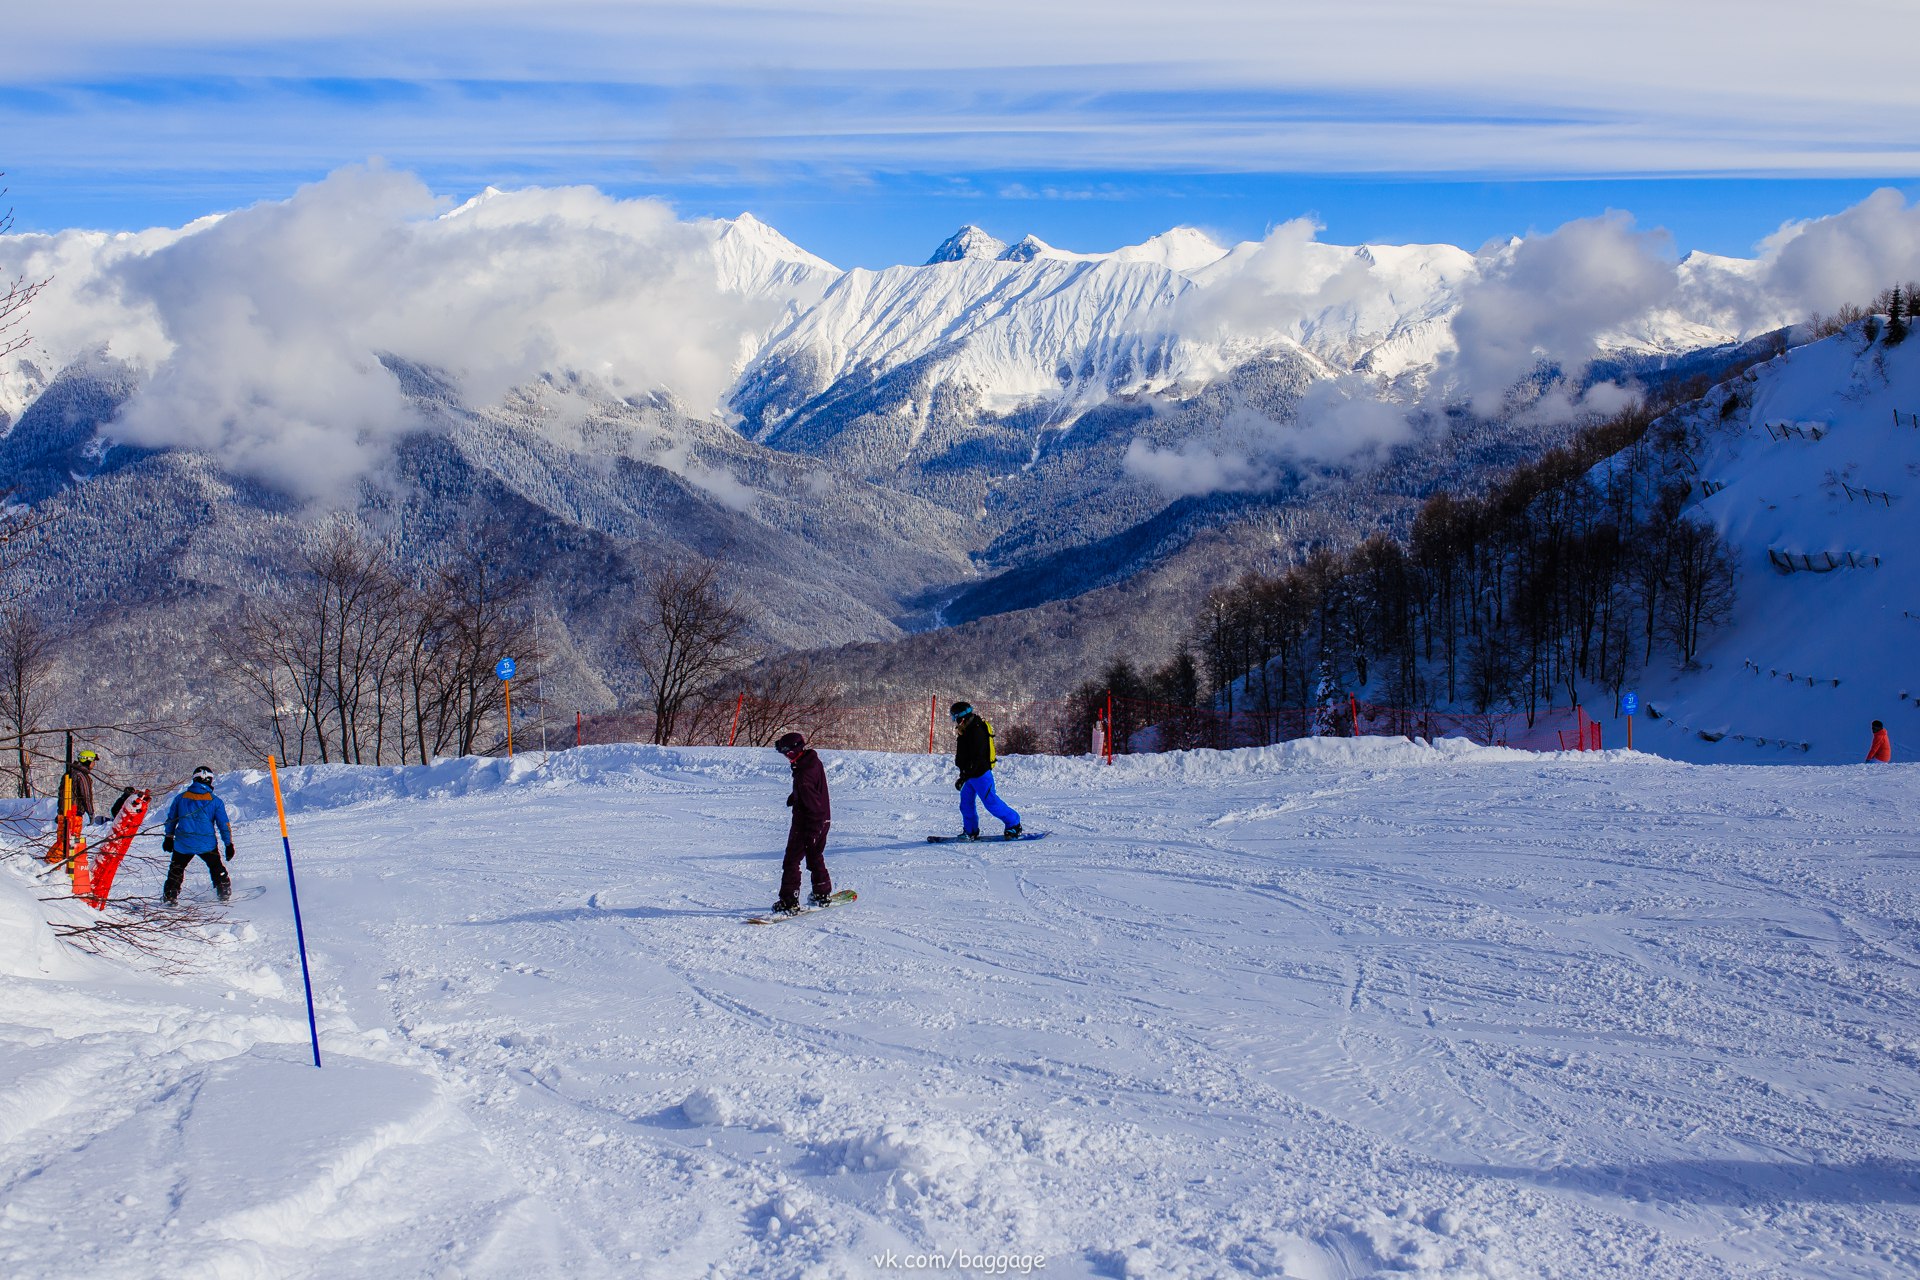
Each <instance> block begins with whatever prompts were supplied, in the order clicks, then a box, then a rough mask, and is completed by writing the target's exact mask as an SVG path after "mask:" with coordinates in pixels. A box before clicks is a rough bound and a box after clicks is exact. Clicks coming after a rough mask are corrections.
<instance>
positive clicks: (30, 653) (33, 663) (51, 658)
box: [0, 607, 59, 798]
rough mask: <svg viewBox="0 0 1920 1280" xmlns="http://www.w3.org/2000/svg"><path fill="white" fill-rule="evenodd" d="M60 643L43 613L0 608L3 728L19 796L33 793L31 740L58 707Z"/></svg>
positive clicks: (0, 724)
mask: <svg viewBox="0 0 1920 1280" xmlns="http://www.w3.org/2000/svg"><path fill="white" fill-rule="evenodd" d="M58 653H59V641H58V638H57V637H56V636H55V635H54V633H53V632H52V631H51V630H50V629H49V628H48V627H47V625H46V624H45V623H44V622H42V621H41V620H40V618H39V617H38V616H36V615H35V614H33V613H30V612H28V611H27V610H25V609H22V608H19V607H9V608H6V609H3V610H0V730H5V731H6V733H7V734H8V736H9V737H11V738H12V747H13V755H14V769H15V776H16V785H17V786H18V788H19V790H18V794H19V795H20V796H21V797H23V798H24V797H27V796H31V795H32V794H33V768H32V759H31V755H30V753H29V750H28V741H29V739H30V738H31V737H32V736H33V735H34V734H36V733H38V732H39V731H41V730H43V729H45V728H46V727H47V721H48V720H49V718H50V715H51V712H52V710H53V694H54V672H55V667H56V659H57V657H58Z"/></svg>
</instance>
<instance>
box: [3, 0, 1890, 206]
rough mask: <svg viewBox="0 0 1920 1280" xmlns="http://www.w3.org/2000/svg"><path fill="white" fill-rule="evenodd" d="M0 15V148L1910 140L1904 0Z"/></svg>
mask: <svg viewBox="0 0 1920 1280" xmlns="http://www.w3.org/2000/svg"><path fill="white" fill-rule="evenodd" d="M7 36H8V39H7V41H6V42H5V44H4V45H0V84H4V85H5V86H7V87H6V88H5V89H4V90H0V105H3V106H4V108H5V109H6V110H7V111H8V113H9V114H10V115H12V116H14V117H15V118H16V119H18V120H22V121H25V122H27V123H28V124H29V126H30V127H28V128H25V129H15V130H13V131H12V132H11V136H10V138H9V143H10V145H11V146H12V147H13V148H14V157H13V158H12V160H11V162H12V163H14V164H15V165H16V166H19V165H25V164H38V163H39V162H40V161H42V160H43V159H44V160H48V161H56V160H59V159H61V158H65V159H66V161H67V162H68V163H77V161H75V160H74V157H79V156H86V157H90V158H91V157H98V158H97V159H90V161H89V162H90V163H92V164H94V165H96V166H97V167H102V168H107V167H112V166H123V167H127V168H133V169H139V168H142V167H145V166H152V167H153V168H155V169H172V170H174V171H176V172H179V171H182V170H185V171H189V172H191V171H201V170H207V171H225V170H233V171H241V170H245V169H246V168H248V167H249V166H250V165H253V164H255V163H256V162H259V161H266V162H267V163H268V164H269V165H274V164H286V165H293V166H300V165H303V164H304V165H306V166H313V165H318V166H321V167H322V168H325V167H331V166H333V165H336V164H339V163H345V162H351V161H354V160H360V159H364V158H365V157H366V156H367V155H369V154H381V155H386V156H389V157H391V158H393V159H395V160H396V161H398V162H400V163H405V164H408V165H412V166H429V165H431V166H434V167H436V168H439V167H441V166H444V165H445V164H447V163H455V162H459V161H461V160H465V161H467V162H469V163H471V164H472V165H473V166H474V168H475V169H476V170H480V171H486V172H488V174H489V175H490V176H497V175H498V173H499V171H500V170H501V169H503V168H507V169H511V170H512V172H513V173H514V174H515V175H517V176H519V177H522V178H542V177H554V178H561V179H566V180H574V181H594V182H599V183H602V184H605V183H607V182H609V181H615V180H617V179H618V177H619V176H621V175H625V176H627V177H632V176H634V175H636V174H646V173H655V172H674V171H678V172H686V171H694V170H699V169H702V168H708V167H711V168H716V169H722V170H727V171H735V172H737V171H741V170H754V169H756V168H764V169H766V170H768V171H770V172H777V171H778V170H779V169H780V168H781V167H783V166H791V167H801V168H816V167H822V166H845V167H852V168H882V169H885V168H900V167H909V168H914V169H917V170H921V171H927V170H937V169H943V168H944V169H949V170H960V169H969V168H971V169H983V168H997V169H1000V170H1003V171H1004V170H1012V169H1030V170H1059V171H1062V172H1063V173H1071V172H1087V171H1090V170H1096V169H1107V170H1115V169H1124V170H1129V171H1136V172H1146V171H1156V170H1182V171H1189V170H1208V171H1226V172H1241V171H1244V172H1273V171H1299V172H1316V173H1399V172H1417V173H1475V174H1493V175H1516V176H1518V175H1542V174H1546V175H1567V174H1626V173H1631V174H1662V173H1674V174H1702V173H1743V174H1753V173H1794V174H1873V175H1882V176H1884V175H1894V174H1904V173H1912V172H1920V142H1916V139H1915V137H1914V135H1913V132H1912V129H1911V127H1910V122H1911V120H1912V118H1913V112H1914V110H1915V109H1916V108H1920V82H1916V81H1915V80H1914V78H1913V77H1912V76H1911V75H1909V74H1908V66H1907V62H1908V58H1907V52H1906V51H1907V50H1910V49H1911V48H1913V47H1914V46H1915V44H1916V41H1920V10H1915V9H1914V8H1912V7H1911V6H1905V5H1894V4H1888V3H1883V2H1878V0H1835V2H1834V3H1829V4H1826V5H1821V6H1807V5H1802V4H1790V3H1783V2H1782V0H1744V2H1743V3H1730V2H1729V0H1692V2H1691V3H1689V4H1686V5H1673V4H1665V3H1653V2H1652V0H1617V2H1615V3H1609V4H1591V3H1573V4H1554V5H1542V4H1538V3H1522V2H1521V0H1463V2H1462V3H1459V4H1452V5H1446V6H1436V5H1431V4H1416V3H1412V2H1411V0H1371V2H1364V0H1363V2H1361V3H1354V4H1342V5H1334V4H1330V3H1321V2H1314V3H1306V2H1303V0H1277V2H1276V0H1262V2H1259V3H1256V2H1254V0H1194V2H1193V3H1190V4H1186V5H1182V6H1181V7H1180V12H1179V15H1178V17H1177V18H1175V17H1173V16H1170V15H1169V13H1168V11H1167V9H1166V7H1165V6H1164V5H1161V4H1142V3H1133V2H1129V0H1120V2H1118V3H1102V4H1094V3H1090V2H1088V0H1056V2H1054V3H1051V4H1046V5H1041V6H1035V5H1032V4H1030V3H1012V2H1011V0H982V2H981V3H979V4H976V5H974V6H970V7H969V10H968V13H967V15H966V19H965V20H964V21H956V20H955V18H954V13H953V10H952V8H951V6H948V5H936V4H932V3H927V2H924V0H920V2H916V0H894V2H891V3H884V4H883V3H878V2H877V0H813V2H811V3H801V4H788V5H781V6H765V5H746V4H734V3H704V2H702V3H691V2H690V0H622V2H619V3H615V2H614V0H560V2H559V3H554V4H550V5H542V6H539V7H533V6H527V5H524V4H519V3H506V2H504V0H463V2H462V3H457V4H456V3H450V2H445V0H393V2H392V3H378V4H376V3H368V2H366V0H339V2H337V3H329V4H325V5H321V4H314V3H307V2H304V0H296V2H294V3H288V4H276V5H270V6H268V5H249V4H239V3H225V2H221V3H205V2H202V3H192V2H189V3H185V4H181V5H169V6H165V7H164V8H155V7H153V6H151V5H139V4H133V3H129V2H127V0H76V3H72V4H62V5H43V6H33V7H30V8H28V9H27V10H26V11H24V12H22V13H21V14H17V15H13V16H11V17H10V18H9V20H8V30H7ZM22 148H24V154H22V152H21V149H22ZM1058 189H1059V190H1060V191H1063V192H1071V191H1075V190H1079V189H1083V188H1081V187H1079V186H1077V185H1076V184H1074V183H1072V182H1070V181H1066V182H1062V183H1060V184H1058Z"/></svg>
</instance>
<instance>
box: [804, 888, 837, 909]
mask: <svg viewBox="0 0 1920 1280" xmlns="http://www.w3.org/2000/svg"><path fill="white" fill-rule="evenodd" d="M832 901H833V895H832V894H830V893H821V892H820V891H819V890H818V889H816V890H814V892H813V896H812V897H810V898H808V899H807V905H808V906H810V907H824V906H826V905H827V904H828V903H830V902H832Z"/></svg>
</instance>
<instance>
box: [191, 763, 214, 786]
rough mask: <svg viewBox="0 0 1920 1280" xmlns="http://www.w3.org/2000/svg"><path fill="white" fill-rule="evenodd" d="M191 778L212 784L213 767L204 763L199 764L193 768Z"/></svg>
mask: <svg viewBox="0 0 1920 1280" xmlns="http://www.w3.org/2000/svg"><path fill="white" fill-rule="evenodd" d="M193 780H194V781H195V782H204V783H206V784H207V785H208V786H212V785H213V769H212V768H211V767H210V766H208V765H204V764H203V765H201V766H200V767H199V768H198V769H195V770H194V771H193Z"/></svg>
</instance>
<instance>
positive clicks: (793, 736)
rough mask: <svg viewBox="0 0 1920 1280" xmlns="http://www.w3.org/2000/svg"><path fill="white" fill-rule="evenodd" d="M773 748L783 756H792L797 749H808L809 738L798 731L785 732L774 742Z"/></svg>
mask: <svg viewBox="0 0 1920 1280" xmlns="http://www.w3.org/2000/svg"><path fill="white" fill-rule="evenodd" d="M773 749H774V750H775V751H778V752H779V753H780V754H781V755H783V756H790V755H792V754H793V753H794V752H796V751H805V750H806V749H807V740H806V738H805V737H803V736H802V735H800V734H798V733H783V734H781V735H780V738H779V740H778V741H777V742H775V743H774V744H773Z"/></svg>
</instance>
